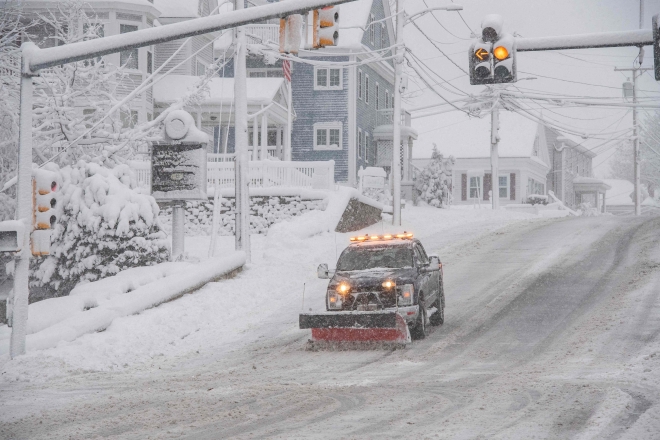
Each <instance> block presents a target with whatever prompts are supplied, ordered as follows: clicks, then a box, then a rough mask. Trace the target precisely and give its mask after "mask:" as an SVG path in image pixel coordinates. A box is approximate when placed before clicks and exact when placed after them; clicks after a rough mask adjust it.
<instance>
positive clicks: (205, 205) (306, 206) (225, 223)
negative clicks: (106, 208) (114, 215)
mask: <svg viewBox="0 0 660 440" xmlns="http://www.w3.org/2000/svg"><path fill="white" fill-rule="evenodd" d="M327 204H328V201H327V199H303V198H302V197H301V196H252V197H250V230H251V231H252V233H253V234H265V233H266V232H267V231H268V228H269V227H270V226H271V225H273V224H275V223H279V222H281V221H283V220H286V219H289V218H292V217H296V216H299V215H301V214H303V213H305V212H308V211H312V210H315V209H318V210H322V211H323V210H325V208H326V206H327ZM158 217H159V219H160V223H161V225H162V227H163V229H164V230H165V231H166V232H167V233H168V234H169V233H171V231H172V207H171V206H168V205H165V206H163V207H162V208H161V211H160V214H159V215H158ZM234 219H235V202H234V198H233V197H223V198H222V207H221V208H220V222H219V223H218V226H219V227H218V234H219V235H234ZM212 223H213V199H209V201H188V202H186V223H185V228H186V235H207V234H210V233H211V227H212Z"/></svg>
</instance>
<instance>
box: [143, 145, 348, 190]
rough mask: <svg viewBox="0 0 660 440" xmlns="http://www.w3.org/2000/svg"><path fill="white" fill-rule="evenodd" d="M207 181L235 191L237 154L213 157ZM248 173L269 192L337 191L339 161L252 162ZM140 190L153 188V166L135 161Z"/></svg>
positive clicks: (252, 184)
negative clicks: (285, 189) (277, 189)
mask: <svg viewBox="0 0 660 440" xmlns="http://www.w3.org/2000/svg"><path fill="white" fill-rule="evenodd" d="M208 156H209V162H208V168H207V173H206V178H207V181H208V186H209V187H215V185H216V184H218V185H219V186H220V188H233V187H234V182H235V179H234V177H235V176H234V162H233V154H224V155H223V154H209V155H208ZM249 164H250V168H249V171H248V179H249V185H250V187H251V188H269V187H277V186H285V187H296V188H310V189H333V188H334V185H335V161H334V160H330V161H324V162H282V161H275V160H273V161H271V160H267V161H250V162H249ZM130 166H131V168H132V169H133V170H134V171H135V174H136V177H137V180H138V184H139V185H140V186H145V187H150V186H151V162H147V161H132V162H131V163H130Z"/></svg>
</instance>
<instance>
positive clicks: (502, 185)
mask: <svg viewBox="0 0 660 440" xmlns="http://www.w3.org/2000/svg"><path fill="white" fill-rule="evenodd" d="M499 179H500V181H499V191H500V193H499V194H500V199H508V198H509V176H507V175H503V176H500V178H499Z"/></svg>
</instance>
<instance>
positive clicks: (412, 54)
mask: <svg viewBox="0 0 660 440" xmlns="http://www.w3.org/2000/svg"><path fill="white" fill-rule="evenodd" d="M408 53H409V54H410V55H411V56H412V57H413V58H414V60H415V62H417V63H418V64H419V65H420V67H421V66H423V67H425V68H426V71H427V72H431V73H432V74H433V75H435V76H436V77H438V78H439V79H440V80H441V81H442V82H441V83H438V82H436V84H437V85H438V86H440V87H442V88H443V89H444V90H447V91H448V92H450V93H454V94H456V92H452V91H451V90H448V89H447V88H445V87H444V86H443V85H442V84H447V85H449V86H450V87H452V88H454V89H456V90H458V92H459V93H458V94H460V95H465V96H469V94H468V93H467V92H464V91H463V90H461V89H459V88H458V87H456V86H455V85H453V84H452V83H450V82H449V81H447V80H446V79H444V78H443V77H441V76H440V75H439V74H438V73H437V72H435V71H434V70H433V69H431V68H430V67H429V66H428V65H427V64H426V63H425V62H423V61H421V60H420V59H419V57H418V56H417V55H415V54H414V53H413V51H412V50H408ZM429 76H431V75H429Z"/></svg>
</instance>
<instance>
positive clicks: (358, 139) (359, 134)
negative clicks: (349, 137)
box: [357, 128, 362, 157]
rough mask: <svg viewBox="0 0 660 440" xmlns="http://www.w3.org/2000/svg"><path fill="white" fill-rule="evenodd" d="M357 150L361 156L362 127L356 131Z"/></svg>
mask: <svg viewBox="0 0 660 440" xmlns="http://www.w3.org/2000/svg"><path fill="white" fill-rule="evenodd" d="M357 136H358V137H357V151H358V157H362V129H361V128H358V132H357Z"/></svg>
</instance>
